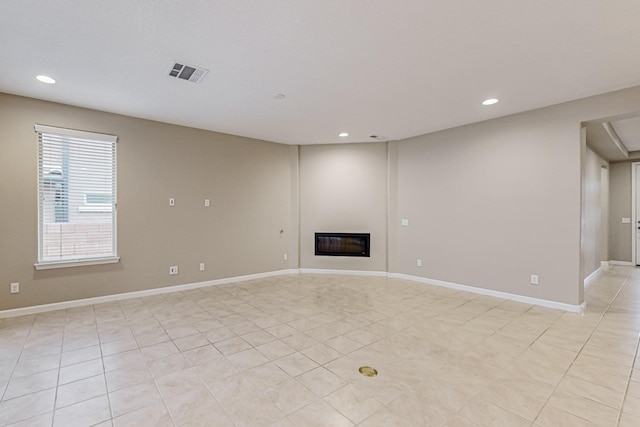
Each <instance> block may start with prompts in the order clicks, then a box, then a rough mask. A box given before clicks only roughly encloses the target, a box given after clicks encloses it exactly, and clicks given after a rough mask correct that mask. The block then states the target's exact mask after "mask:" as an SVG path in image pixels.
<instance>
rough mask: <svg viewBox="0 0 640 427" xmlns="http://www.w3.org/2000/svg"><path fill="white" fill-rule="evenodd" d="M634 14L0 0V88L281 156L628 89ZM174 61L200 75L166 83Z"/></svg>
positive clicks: (634, 48)
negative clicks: (270, 144)
mask: <svg viewBox="0 0 640 427" xmlns="http://www.w3.org/2000/svg"><path fill="white" fill-rule="evenodd" d="M639 17H640V1H638V0H535V1H532V0H483V1H478V0H440V1H438V0H431V1H429V0H402V1H389V0H321V1H319V0H191V1H178V0H137V1H131V0H110V1H79V0H39V1H37V0H20V1H2V2H0V58H1V60H0V63H1V66H0V91H1V92H6V93H11V94H17V95H23V96H29V97H34V98H39V99H45V100H51V101H58V102H62V103H66V104H71V105H77V106H82V107H89V108H95V109H98V110H103V111H109V112H115V113H121V114H126V115H130V116H134V117H141V118H147V119H152V120H158V121H163V122H168V123H176V124H181V125H186V126H192V127H196V128H202V129H209V130H214V131H219V132H226V133H231V134H236V135H242V136H248V137H253V138H259V139H264V140H268V141H275V142H280V143H286V144H317V143H338V142H363V141H371V140H372V139H371V138H369V136H370V135H372V134H375V135H382V136H384V137H386V138H388V139H393V140H396V139H402V138H407V137H411V136H415V135H420V134H424V133H429V132H433V131H437V130H441V129H446V128H450V127H454V126H458V125H462V124H467V123H472V122H477V121H481V120H485V119H489V118H493V117H499V116H503V115H507V114H512V113H516V112H521V111H526V110H530V109H534V108H538V107H543V106H547V105H551V104H556V103H560V102H564V101H569V100H573V99H578V98H583V97H586V96H590V95H595V94H599V93H604V92H609V91H612V90H617V89H622V88H626V87H631V86H636V85H640V52H639V48H640V24H638V18H639ZM173 60H177V61H181V62H184V63H185V64H188V65H194V66H198V67H203V68H206V69H209V70H210V71H209V73H208V74H207V75H206V76H205V78H204V79H203V80H202V81H201V82H200V83H197V84H194V83H190V82H186V81H182V80H178V79H175V78H171V77H168V76H167V73H168V70H169V68H170V66H171V65H172V61H173ZM38 74H47V75H50V76H52V77H54V78H55V79H56V80H57V84H55V85H45V84H42V83H39V82H38V81H36V80H35V76H36V75H38ZM278 93H282V94H285V95H286V98H285V99H282V100H279V99H276V98H275V97H274V96H275V95H276V94H278ZM490 97H496V98H500V103H498V104H496V105H493V106H491V107H483V106H482V105H481V101H482V100H484V99H486V98H490ZM343 131H345V132H349V134H350V136H349V137H347V138H339V137H338V133H339V132H343Z"/></svg>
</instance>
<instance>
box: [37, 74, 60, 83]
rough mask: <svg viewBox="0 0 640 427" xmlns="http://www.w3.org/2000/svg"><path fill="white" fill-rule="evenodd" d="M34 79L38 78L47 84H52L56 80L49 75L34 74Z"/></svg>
mask: <svg viewBox="0 0 640 427" xmlns="http://www.w3.org/2000/svg"><path fill="white" fill-rule="evenodd" d="M36 79H38V80H39V81H41V82H42V83H47V84H50V85H52V84H54V83H55V82H56V81H55V80H54V79H52V78H51V77H49V76H42V75H41V76H36Z"/></svg>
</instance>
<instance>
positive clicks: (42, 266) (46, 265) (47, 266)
mask: <svg viewBox="0 0 640 427" xmlns="http://www.w3.org/2000/svg"><path fill="white" fill-rule="evenodd" d="M119 261H120V257H117V256H116V257H107V258H89V259H82V260H76V261H54V262H40V263H37V264H33V266H34V267H35V269H36V270H51V269H54V268H67V267H84V266H87V265H100V264H116V263H118V262H119Z"/></svg>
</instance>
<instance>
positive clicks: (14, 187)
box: [0, 87, 640, 309]
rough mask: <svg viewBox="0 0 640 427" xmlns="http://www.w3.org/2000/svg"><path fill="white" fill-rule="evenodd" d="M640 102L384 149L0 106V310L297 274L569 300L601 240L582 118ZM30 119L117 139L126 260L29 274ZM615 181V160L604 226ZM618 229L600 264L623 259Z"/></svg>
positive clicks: (547, 113) (629, 109) (12, 103)
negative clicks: (319, 251)
mask: <svg viewBox="0 0 640 427" xmlns="http://www.w3.org/2000/svg"><path fill="white" fill-rule="evenodd" d="M639 100H640V87H636V88H631V89H627V90H623V91H619V92H613V93H609V94H605V95H600V96H596V97H591V98H586V99H583V100H579V101H574V102H570V103H566V104H561V105H556V106H552V107H548V108H544V109H540V110H535V111H530V112H525V113H521V114H516V115H512V116H508V117H503V118H500V119H495V120H490V121H485V122H481V123H476V124H472V125H468V126H463V127H459V128H455V129H450V130H446V131H442V132H437V133H433V134H429V135H423V136H419V137H415V138H410V139H407V140H403V141H396V142H391V143H389V144H385V143H373V144H348V145H324V146H301V147H287V146H284V145H279V144H273V143H267V142H264V141H257V140H250V139H246V138H241V137H235V136H230V135H222V134H218V133H214V132H205V131H200V130H195V129H189V128H184V127H179V126H173V125H167V124H161V123H156V122H150V121H144V120H138V119H132V118H127V117H123V116H118V115H113V114H107V113H101V112H97V111H91V110H85V109H81V108H74V107H69V106H64V105H59V104H52V103H48V102H43V101H36V100H31V99H26V98H20V97H14V96H10V95H0V112H1V114H0V150H2V153H3V155H2V156H0V188H1V189H2V194H1V195H2V198H3V201H4V202H3V203H2V204H1V205H0V221H2V224H3V225H4V228H3V231H4V233H3V238H2V239H1V240H0V263H1V264H0V285H3V286H6V288H5V289H7V288H8V284H9V283H10V282H13V281H18V282H21V285H22V286H21V293H20V294H18V295H9V294H8V291H7V292H6V293H3V294H2V295H1V298H0V309H7V308H14V307H25V306H30V305H35V304H43V303H48V302H56V301H66V300H72V299H78V298H86V297H92V296H99V295H108V294H114V293H121V292H127V291H136V290H143V289H150V288H158V287H164V286H169V285H174V284H181V283H193V282H199V281H204V280H210V279H216V278H223V277H233V276H239V275H245V274H251V273H260V272H267V271H274V270H280V269H285V268H296V267H303V268H323V269H345V270H366V271H390V272H393V273H402V274H409V275H414V276H418V277H424V278H429V279H438V280H442V281H446V282H453V283H459V284H465V285H469V286H475V287H478V288H484V289H490V290H497V291H503V292H508V293H513V294H519V295H525V296H531V297H537V298H543V299H547V300H551V301H557V302H562V303H568V304H579V303H581V302H582V301H583V288H582V277H583V275H584V273H585V272H586V271H588V270H589V267H588V266H586V264H587V261H586V260H585V256H584V254H586V253H587V251H592V250H593V251H597V248H595V246H593V245H599V244H600V241H599V240H598V239H592V238H588V236H586V234H585V235H584V236H583V234H584V233H583V230H582V219H583V195H582V188H583V179H584V176H583V164H585V163H586V162H587V154H586V153H587V152H586V147H585V141H584V138H582V137H581V122H585V121H590V120H598V119H603V118H607V117H614V116H620V115H624V114H630V113H634V112H638V111H640V101H639ZM35 123H41V124H48V125H54V126H61V127H70V128H77V129H82V130H90V131H95V132H103V133H110V134H115V135H118V136H119V138H120V139H119V141H120V142H119V147H118V172H119V175H118V184H119V186H118V191H119V212H118V237H119V252H120V255H121V256H122V260H121V262H120V263H119V264H115V265H105V266H94V267H80V268H71V269H60V270H51V271H39V272H36V271H34V269H33V263H34V262H35V260H36V242H37V236H36V232H37V226H36V224H37V222H36V199H35V193H36V138H35V133H34V132H33V125H34V124H35ZM621 175H622V171H621V170H619V167H618V166H617V165H613V166H612V167H611V177H610V180H611V200H612V202H611V206H612V208H611V223H612V224H614V223H615V221H616V220H619V218H620V217H621V216H622V215H621V212H618V211H617V210H616V209H618V208H617V206H618V203H617V202H615V200H617V199H616V198H617V197H618V195H619V193H624V192H625V191H623V190H622V189H621V188H618V184H617V183H618V182H620V181H621ZM296 180H297V181H298V182H296ZM622 181H624V179H622ZM627 181H628V182H629V185H630V180H628V179H627ZM629 188H630V187H629ZM626 193H627V194H629V190H626ZM169 197H175V198H176V206H175V207H173V208H169V206H168V203H167V199H168V198H169ZM205 197H209V198H211V199H212V208H209V209H205V208H204V207H203V206H202V201H203V199H204V198H205ZM585 212H586V211H585ZM296 216H297V218H296ZM624 216H630V208H629V214H628V215H626V214H625V215H624ZM402 218H407V219H409V221H410V223H409V226H408V227H402V226H401V225H400V220H401V219H402ZM614 228H615V227H613V226H612V227H611V229H612V232H611V236H610V239H609V246H610V248H609V252H610V258H611V259H615V258H616V257H618V256H620V257H621V258H622V257H624V256H625V254H623V253H620V250H619V249H620V248H621V247H627V246H626V244H622V243H620V242H621V241H622V240H621V239H622V238H623V236H622V237H620V236H619V235H622V234H624V233H616V232H615V231H614ZM298 229H299V234H298ZM280 230H283V233H282V234H281V233H280ZM315 231H354V232H371V234H372V256H371V258H367V259H362V258H359V259H358V258H328V257H315V256H313V233H314V232H315ZM387 236H388V237H387ZM628 236H630V233H628ZM584 237H587V238H586V239H584V240H583V238H584ZM581 242H583V244H584V242H587V247H585V246H583V245H581ZM628 247H629V250H630V245H629V246H628ZM296 251H297V252H298V254H296ZM583 252H584V253H583ZM284 253H289V255H290V258H289V261H284V260H283V254H284ZM298 255H299V256H298ZM418 258H420V259H422V261H423V267H421V268H420V267H417V266H416V259H418ZM629 258H630V257H629ZM622 260H624V259H622ZM199 262H206V263H207V270H206V271H205V272H199V271H198V270H197V268H198V263H199ZM172 264H178V265H179V266H180V269H181V272H180V274H179V275H178V276H169V275H168V271H167V270H168V266H169V265H172ZM531 274H538V275H539V278H540V284H539V285H538V286H533V285H530V284H529V281H530V275H531Z"/></svg>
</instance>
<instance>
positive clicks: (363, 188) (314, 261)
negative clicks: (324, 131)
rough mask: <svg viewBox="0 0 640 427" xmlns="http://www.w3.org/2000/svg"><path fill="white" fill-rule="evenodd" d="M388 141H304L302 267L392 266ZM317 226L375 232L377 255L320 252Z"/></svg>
mask: <svg viewBox="0 0 640 427" xmlns="http://www.w3.org/2000/svg"><path fill="white" fill-rule="evenodd" d="M386 210H387V145H386V143H382V142H376V143H371V144H344V145H312V146H302V147H300V267H302V268H322V269H339V270H360V271H386V270H387V266H386V251H387V238H386V222H387V219H386V216H387V215H386ZM315 232H350V233H371V257H370V258H360V257H329V256H315V255H314V233H315Z"/></svg>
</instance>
